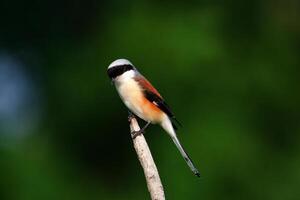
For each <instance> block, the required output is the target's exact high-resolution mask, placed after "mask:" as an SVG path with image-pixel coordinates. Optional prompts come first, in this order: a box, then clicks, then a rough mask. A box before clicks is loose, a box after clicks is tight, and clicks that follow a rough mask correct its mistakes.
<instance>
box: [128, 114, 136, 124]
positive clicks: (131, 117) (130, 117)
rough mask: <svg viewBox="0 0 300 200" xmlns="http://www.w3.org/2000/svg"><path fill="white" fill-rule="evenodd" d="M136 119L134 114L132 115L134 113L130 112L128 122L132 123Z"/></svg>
mask: <svg viewBox="0 0 300 200" xmlns="http://www.w3.org/2000/svg"><path fill="white" fill-rule="evenodd" d="M134 118H135V116H134V114H132V112H130V111H128V118H127V119H128V122H129V123H130V122H131V120H132V119H134Z"/></svg>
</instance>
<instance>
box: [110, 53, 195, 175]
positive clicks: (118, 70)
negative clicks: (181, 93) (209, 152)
mask: <svg viewBox="0 0 300 200" xmlns="http://www.w3.org/2000/svg"><path fill="white" fill-rule="evenodd" d="M107 74H108V76H109V77H110V79H111V80H112V82H113V83H114V85H115V86H116V89H117V91H118V93H119V95H120V97H121V99H122V101H123V102H124V104H125V105H126V106H127V108H128V109H129V110H130V111H131V112H133V113H134V114H135V115H137V116H138V117H139V118H141V119H143V120H145V121H146V122H147V124H146V125H145V126H144V127H143V128H142V129H141V130H140V131H138V132H135V133H134V137H135V136H137V135H139V134H141V133H143V132H144V131H145V129H146V128H147V127H148V126H149V125H150V124H151V123H152V124H159V125H161V127H162V128H163V129H164V130H165V131H166V132H167V133H168V134H169V135H170V136H171V138H172V140H173V142H174V143H175V145H176V147H177V148H178V150H179V151H180V153H181V155H182V156H183V158H184V159H185V161H186V162H187V164H188V166H189V167H190V169H191V170H192V171H193V173H194V174H195V175H196V176H198V177H200V173H199V171H198V170H197V168H196V167H195V166H194V164H193V162H192V160H191V159H190V157H189V156H188V154H187V153H186V152H185V150H184V149H183V147H182V146H181V144H180V142H179V140H178V138H177V136H176V132H175V129H176V126H175V124H174V122H175V123H177V124H179V125H180V123H179V122H178V121H177V120H176V118H175V116H174V114H173V112H172V111H171V109H170V107H169V106H168V105H167V104H166V102H165V100H164V99H163V98H162V96H161V95H160V94H159V93H158V91H157V90H156V89H155V88H154V87H153V86H152V84H151V83H150V82H149V81H148V80H147V79H146V78H145V77H144V76H143V75H142V74H141V73H139V72H138V70H137V69H136V68H135V66H134V65H133V64H132V63H131V62H130V61H128V60H126V59H118V60H115V61H114V62H112V63H111V64H110V65H109V66H108V69H107Z"/></svg>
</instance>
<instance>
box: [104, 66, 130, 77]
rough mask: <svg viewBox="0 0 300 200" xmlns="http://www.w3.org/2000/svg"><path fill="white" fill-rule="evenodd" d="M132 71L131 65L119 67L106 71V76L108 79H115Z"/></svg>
mask: <svg viewBox="0 0 300 200" xmlns="http://www.w3.org/2000/svg"><path fill="white" fill-rule="evenodd" d="M132 69H133V66H132V65H119V66H115V67H112V68H110V69H108V70H107V74H108V76H109V77H110V78H116V77H117V76H120V75H121V74H123V73H124V72H126V71H129V70H132Z"/></svg>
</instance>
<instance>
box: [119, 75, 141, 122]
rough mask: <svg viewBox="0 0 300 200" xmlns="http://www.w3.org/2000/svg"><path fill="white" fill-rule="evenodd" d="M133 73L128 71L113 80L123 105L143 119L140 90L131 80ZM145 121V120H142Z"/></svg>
mask: <svg viewBox="0 0 300 200" xmlns="http://www.w3.org/2000/svg"><path fill="white" fill-rule="evenodd" d="M133 77H134V71H128V72H125V73H124V74H122V75H121V76H119V77H117V79H116V80H115V85H116V89H117V91H118V93H119V95H120V97H121V99H122V100H123V102H124V103H125V105H126V106H127V107H128V108H129V109H130V110H131V111H132V112H133V113H134V114H136V115H137V116H139V117H140V118H142V119H144V117H143V110H142V106H143V105H142V98H143V94H142V90H141V88H140V86H139V84H138V83H137V82H136V81H135V80H134V79H133ZM144 120H146V119H144Z"/></svg>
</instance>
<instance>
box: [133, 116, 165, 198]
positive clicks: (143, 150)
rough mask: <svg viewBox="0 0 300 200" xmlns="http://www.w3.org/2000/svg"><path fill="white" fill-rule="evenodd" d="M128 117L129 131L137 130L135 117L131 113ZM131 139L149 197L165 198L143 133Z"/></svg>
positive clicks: (137, 125)
mask: <svg viewBox="0 0 300 200" xmlns="http://www.w3.org/2000/svg"><path fill="white" fill-rule="evenodd" d="M128 119H129V123H130V130H131V132H133V131H139V130H140V127H139V124H138V122H137V120H136V118H135V117H134V116H133V115H131V116H129V118H128ZM132 140H133V146H134V149H135V151H136V154H137V156H138V158H139V161H140V163H141V165H142V167H143V170H144V174H145V177H146V182H147V187H148V190H149V192H150V196H151V199H152V200H165V193H164V188H163V186H162V184H161V181H160V177H159V174H158V171H157V168H156V165H155V162H154V160H153V158H152V155H151V152H150V149H149V147H148V144H147V142H146V140H145V137H144V135H143V134H140V135H138V136H136V137H135V138H133V139H132Z"/></svg>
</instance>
